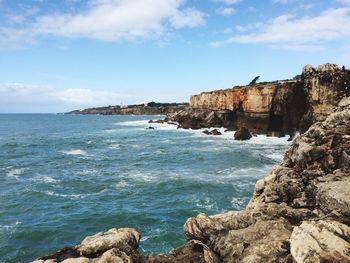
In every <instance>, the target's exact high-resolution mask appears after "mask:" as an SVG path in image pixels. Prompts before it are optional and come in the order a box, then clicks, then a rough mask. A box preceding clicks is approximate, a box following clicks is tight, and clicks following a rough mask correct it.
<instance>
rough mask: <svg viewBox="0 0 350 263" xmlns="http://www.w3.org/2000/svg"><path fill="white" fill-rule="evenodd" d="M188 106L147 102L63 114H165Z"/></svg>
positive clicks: (187, 104) (185, 104)
mask: <svg viewBox="0 0 350 263" xmlns="http://www.w3.org/2000/svg"><path fill="white" fill-rule="evenodd" d="M188 106H189V103H186V102H183V103H158V102H149V103H145V104H134V105H126V106H120V105H115V106H105V107H96V108H88V109H82V110H74V111H70V112H67V113H65V114H73V115H74V114H77V115H165V114H168V113H171V112H175V111H179V110H182V109H184V108H186V107H188Z"/></svg>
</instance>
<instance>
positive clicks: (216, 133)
mask: <svg viewBox="0 0 350 263" xmlns="http://www.w3.org/2000/svg"><path fill="white" fill-rule="evenodd" d="M211 133H212V134H213V135H222V133H221V132H219V131H218V129H214V130H212V131H211Z"/></svg>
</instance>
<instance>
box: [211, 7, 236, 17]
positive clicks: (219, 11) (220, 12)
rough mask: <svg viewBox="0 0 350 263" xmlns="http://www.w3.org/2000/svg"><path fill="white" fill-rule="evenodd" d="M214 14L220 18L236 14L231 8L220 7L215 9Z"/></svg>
mask: <svg viewBox="0 0 350 263" xmlns="http://www.w3.org/2000/svg"><path fill="white" fill-rule="evenodd" d="M216 13H217V14H218V15H222V16H231V15H233V14H235V13H236V9H234V8H232V7H220V8H218V9H216Z"/></svg>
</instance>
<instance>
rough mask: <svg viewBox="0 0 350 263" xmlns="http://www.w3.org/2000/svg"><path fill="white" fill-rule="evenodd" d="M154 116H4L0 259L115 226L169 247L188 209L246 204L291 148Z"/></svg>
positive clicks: (146, 249) (26, 255)
mask: <svg viewBox="0 0 350 263" xmlns="http://www.w3.org/2000/svg"><path fill="white" fill-rule="evenodd" d="M158 118H161V116H159V117H155V116H72V115H53V114H41V115H40V114H37V115H36V114H12V115H6V114H2V115H0V262H29V261H31V260H34V259H35V258H36V257H38V256H42V255H45V254H48V253H51V252H54V251H56V250H57V249H60V248H62V247H64V246H68V245H74V244H77V243H79V242H80V241H81V240H82V239H83V238H84V237H86V236H87V235H92V234H95V233H97V232H100V231H105V230H108V229H110V228H113V227H117V228H119V227H134V228H136V229H138V230H139V231H141V232H142V239H141V245H140V251H141V252H142V253H145V254H152V253H165V252H168V251H169V250H171V249H172V248H175V247H177V246H179V245H181V244H183V243H184V242H185V240H184V238H183V234H182V226H183V224H184V222H185V221H186V219H187V218H188V217H191V216H196V215H197V214H198V213H206V214H209V215H211V214H217V213H223V212H225V211H229V210H241V209H244V207H245V206H246V205H247V203H248V201H249V199H250V198H251V195H252V192H253V189H254V185H255V182H256V181H257V180H258V179H259V178H261V177H263V176H265V175H266V173H267V172H268V171H269V170H270V169H271V168H272V166H273V165H275V164H277V163H279V162H280V161H281V160H282V157H283V153H284V152H285V150H286V148H288V146H289V143H288V142H287V141H286V138H266V137H264V136H259V137H255V138H253V139H252V140H251V141H248V142H237V141H234V140H233V139H232V137H233V133H225V134H224V135H223V136H218V137H214V136H207V135H204V134H202V132H201V131H191V130H177V129H176V126H172V125H162V124H148V123H147V121H148V120H149V119H158ZM149 126H153V127H155V128H156V129H155V130H146V129H145V128H146V127H149Z"/></svg>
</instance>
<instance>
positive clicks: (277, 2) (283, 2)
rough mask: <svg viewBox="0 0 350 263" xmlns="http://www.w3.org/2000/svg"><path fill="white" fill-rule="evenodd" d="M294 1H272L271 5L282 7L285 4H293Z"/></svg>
mask: <svg viewBox="0 0 350 263" xmlns="http://www.w3.org/2000/svg"><path fill="white" fill-rule="evenodd" d="M295 1H296V0H272V3H274V4H283V5H286V4H290V3H293V2H295Z"/></svg>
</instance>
